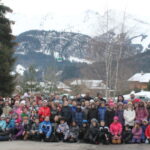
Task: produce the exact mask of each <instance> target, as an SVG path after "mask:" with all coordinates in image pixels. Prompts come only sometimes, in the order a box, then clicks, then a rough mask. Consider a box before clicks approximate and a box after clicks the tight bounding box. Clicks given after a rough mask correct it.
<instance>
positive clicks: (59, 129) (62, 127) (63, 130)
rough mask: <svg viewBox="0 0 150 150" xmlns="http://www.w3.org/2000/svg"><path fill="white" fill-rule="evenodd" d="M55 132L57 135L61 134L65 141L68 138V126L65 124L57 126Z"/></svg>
mask: <svg viewBox="0 0 150 150" xmlns="http://www.w3.org/2000/svg"><path fill="white" fill-rule="evenodd" d="M56 131H57V133H62V134H63V135H64V139H65V140H66V139H67V138H68V136H69V126H68V124H67V123H66V122H65V123H64V124H59V125H58V127H57V130H56Z"/></svg>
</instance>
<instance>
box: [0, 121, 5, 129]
mask: <svg viewBox="0 0 150 150" xmlns="http://www.w3.org/2000/svg"><path fill="white" fill-rule="evenodd" d="M0 129H1V130H3V131H4V130H5V129H6V121H5V120H0Z"/></svg>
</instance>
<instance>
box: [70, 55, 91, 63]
mask: <svg viewBox="0 0 150 150" xmlns="http://www.w3.org/2000/svg"><path fill="white" fill-rule="evenodd" d="M69 60H70V61H71V62H78V63H86V64H92V63H93V62H92V61H90V60H86V59H81V58H78V57H73V56H70V57H69Z"/></svg>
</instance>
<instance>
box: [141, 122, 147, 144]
mask: <svg viewBox="0 0 150 150" xmlns="http://www.w3.org/2000/svg"><path fill="white" fill-rule="evenodd" d="M147 126H148V121H147V120H146V119H144V120H143V121H142V126H141V128H142V137H141V142H142V143H145V141H146V136H145V130H146V128H147Z"/></svg>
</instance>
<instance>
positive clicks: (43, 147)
mask: <svg viewBox="0 0 150 150" xmlns="http://www.w3.org/2000/svg"><path fill="white" fill-rule="evenodd" d="M0 149H1V150H149V149H150V144H139V145H137V144H131V145H130V144H128V145H91V144H79V143H76V144H70V143H44V142H31V141H12V142H0Z"/></svg>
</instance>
